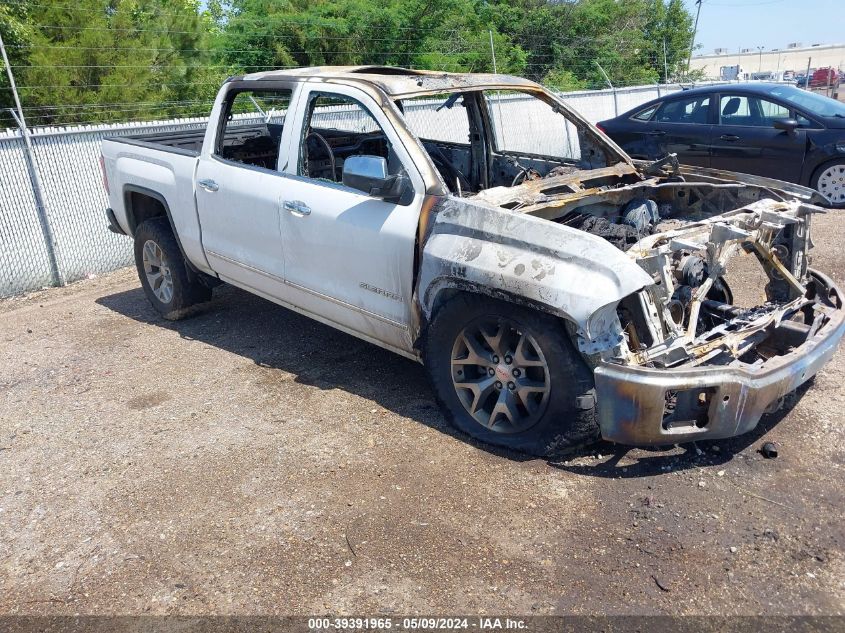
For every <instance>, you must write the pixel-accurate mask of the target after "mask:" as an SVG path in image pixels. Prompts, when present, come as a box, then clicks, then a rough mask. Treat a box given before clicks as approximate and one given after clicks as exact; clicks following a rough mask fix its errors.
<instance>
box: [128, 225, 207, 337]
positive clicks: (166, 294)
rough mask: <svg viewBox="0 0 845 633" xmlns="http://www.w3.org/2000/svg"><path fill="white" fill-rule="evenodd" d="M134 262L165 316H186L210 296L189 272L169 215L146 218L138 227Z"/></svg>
mask: <svg viewBox="0 0 845 633" xmlns="http://www.w3.org/2000/svg"><path fill="white" fill-rule="evenodd" d="M135 266H136V267H137V269H138V277H139V278H140V280H141V286H142V287H143V289H144V294H146V295H147V299H149V301H150V303H151V304H152V305H153V307H154V308H155V309H156V310H157V311H158V313H159V314H161V315H162V316H163V317H164V318H165V319H169V320H171V321H176V320H178V319H181V318H184V317H186V316H188V315H189V314H191V313H193V312H194V310H195V307H196V306H197V305H199V304H201V303H203V302H205V301H208V300H209V299H210V298H211V290H210V289H208V288H207V287H205V286H203V285H202V284H200V283H198V282H197V281H195V280H192V279H191V278H190V277H189V276H188V269H187V267H186V265H185V259H184V258H183V257H182V252H181V251H180V250H179V245H178V244H177V243H176V238H175V237H174V236H173V231H172V230H171V228H170V223H169V222H168V221H167V218H153V219H151V220H147V221H146V222H142V223H141V225H140V226H138V228H137V229H136V230H135Z"/></svg>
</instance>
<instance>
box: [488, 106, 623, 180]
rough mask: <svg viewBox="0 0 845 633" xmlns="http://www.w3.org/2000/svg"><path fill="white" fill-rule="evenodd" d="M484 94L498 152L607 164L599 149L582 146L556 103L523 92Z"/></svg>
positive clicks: (591, 163)
mask: <svg viewBox="0 0 845 633" xmlns="http://www.w3.org/2000/svg"><path fill="white" fill-rule="evenodd" d="M484 97H485V100H486V102H487V112H488V114H489V116H490V123H491V124H492V127H493V144H494V146H495V149H496V151H497V152H500V153H502V154H517V155H525V156H538V157H546V158H553V159H554V158H562V159H564V160H566V161H570V162H574V163H582V164H584V165H590V166H592V167H598V166H601V167H604V166H605V165H606V164H607V160H606V157H605V156H604V154H603V153H601V154H599V152H600V148H597V147H595V146H589V145H588V143H584V144H583V146H582V142H581V141H582V136H581V130H580V129H579V128H578V127H576V126H575V125H574V124H573V123H572V122H571V121H570V120H569V119H568V118H567V117H566V116H565V115H564V114H563V112H562V111H561V110H559V109H558V108H557V107H556V106H553V105H552V104H550V103H547V102H545V101H543V100H542V99H539V98H537V97H535V96H533V95H528V94H524V93H509V92H506V91H499V90H488V91H485V92H484Z"/></svg>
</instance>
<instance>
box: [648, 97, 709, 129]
mask: <svg viewBox="0 0 845 633" xmlns="http://www.w3.org/2000/svg"><path fill="white" fill-rule="evenodd" d="M709 108H710V97H709V96H702V97H693V98H691V99H676V100H673V101H666V102H664V103H663V105H662V106H660V109H659V110H658V111H657V114H656V115H655V117H654V120H655V121H656V122H658V123H701V124H705V123H707V119H708V111H709Z"/></svg>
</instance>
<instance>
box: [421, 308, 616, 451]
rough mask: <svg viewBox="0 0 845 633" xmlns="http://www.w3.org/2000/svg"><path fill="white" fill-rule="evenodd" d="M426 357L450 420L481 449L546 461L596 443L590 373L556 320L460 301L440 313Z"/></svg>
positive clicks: (427, 343) (428, 339) (525, 311)
mask: <svg viewBox="0 0 845 633" xmlns="http://www.w3.org/2000/svg"><path fill="white" fill-rule="evenodd" d="M423 356H424V361H425V365H426V368H427V369H428V374H429V378H430V380H431V383H432V386H433V388H434V392H435V395H436V397H437V400H438V402H439V404H440V406H441V408H442V410H443V412H444V414H445V416H446V417H447V419H448V420H449V421H450V422H451V423H452V424H453V425H454V426H455V427H457V428H458V429H459V430H461V431H463V432H464V433H467V434H468V435H471V436H472V437H474V438H476V439H479V440H481V441H482V442H486V443H489V444H495V445H498V446H504V447H506V448H509V449H513V450H517V451H521V452H525V453H530V454H532V455H539V456H551V455H555V454H562V453H565V452H569V451H572V450H574V449H576V448H579V447H581V446H584V445H586V444H589V443H592V442H593V441H595V440H596V439H598V437H599V429H598V425H597V421H596V417H595V397H594V391H593V377H592V372H591V371H590V369H589V368H588V367H587V365H586V364H585V363H584V361H583V359H582V358H581V357H580V355H579V354H578V353H577V352H576V351H575V349H574V348H573V347H572V344H571V343H570V341H569V337H568V335H567V333H566V329H565V326H564V323H563V322H562V321H561V320H560V319H558V318H556V317H553V316H551V315H548V314H545V313H541V312H537V311H535V310H531V309H528V308H524V307H521V306H517V305H514V304H511V303H506V302H503V301H497V300H493V299H489V298H487V297H483V296H481V295H473V294H461V295H457V296H456V297H454V298H452V299H451V300H450V301H449V302H448V303H446V304H445V305H443V306H442V307H441V308H440V309H439V310H438V311H437V313H436V315H435V317H434V319H433V320H432V322H431V325H430V327H429V331H428V335H427V337H426V341H425V345H424V350H423Z"/></svg>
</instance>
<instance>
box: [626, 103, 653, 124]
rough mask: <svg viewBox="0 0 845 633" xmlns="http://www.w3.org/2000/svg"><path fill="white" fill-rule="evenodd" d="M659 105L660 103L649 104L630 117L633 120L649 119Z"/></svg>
mask: <svg viewBox="0 0 845 633" xmlns="http://www.w3.org/2000/svg"><path fill="white" fill-rule="evenodd" d="M659 107H660V104H656V105H653V106H651V107H650V108H646V109H645V110H640V111H639V112H637V113H636V114H635V115H634V116H632V117H631V118H632V119H634V120H635V121H651V117H653V116H654V113H655V112H657V108H659Z"/></svg>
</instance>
